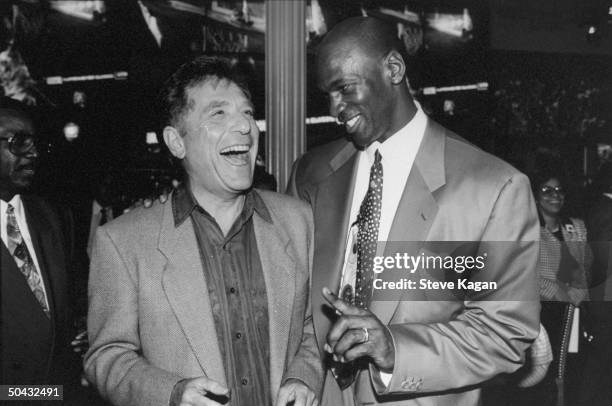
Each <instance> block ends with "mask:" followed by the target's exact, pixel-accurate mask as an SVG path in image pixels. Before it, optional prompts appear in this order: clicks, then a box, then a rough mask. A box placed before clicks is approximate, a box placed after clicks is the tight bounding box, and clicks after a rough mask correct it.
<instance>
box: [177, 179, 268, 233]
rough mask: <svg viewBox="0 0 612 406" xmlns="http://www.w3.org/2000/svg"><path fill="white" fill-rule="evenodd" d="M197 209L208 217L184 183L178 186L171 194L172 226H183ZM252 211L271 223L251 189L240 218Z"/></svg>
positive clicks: (258, 196)
mask: <svg viewBox="0 0 612 406" xmlns="http://www.w3.org/2000/svg"><path fill="white" fill-rule="evenodd" d="M198 207H199V208H200V209H201V210H202V211H203V212H204V213H206V214H207V215H208V216H210V214H209V213H208V212H207V211H206V210H204V208H203V207H201V206H200V205H198V202H197V201H196V199H195V197H194V196H193V194H192V193H191V190H190V189H189V188H188V187H187V185H185V184H184V183H183V184H181V185H179V187H178V188H177V189H176V191H175V192H174V193H173V194H172V214H173V216H174V226H175V227H178V226H180V225H181V224H183V222H184V221H185V220H186V219H187V217H189V216H191V213H192V212H193V210H195V209H197V208H198ZM253 211H255V212H256V213H257V214H259V216H260V217H261V218H262V219H264V220H265V221H267V222H268V223H272V217H271V216H270V212H269V211H268V208H267V207H266V204H265V203H264V201H263V199H262V198H261V196H260V195H259V193H257V191H256V190H255V189H251V190H249V191H248V192H247V193H246V197H245V200H244V207H243V208H242V214H241V216H244V215H246V217H250V215H251V214H252V213H253ZM210 217H212V216H210ZM246 217H245V218H246Z"/></svg>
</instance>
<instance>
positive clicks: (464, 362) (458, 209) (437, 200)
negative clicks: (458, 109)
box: [289, 120, 540, 406]
mask: <svg viewBox="0 0 612 406" xmlns="http://www.w3.org/2000/svg"><path fill="white" fill-rule="evenodd" d="M356 157H357V150H356V149H355V147H354V146H353V144H352V143H349V142H347V141H345V140H339V141H337V142H333V143H330V144H328V145H327V146H323V147H321V148H319V149H316V150H313V151H311V152H309V153H307V154H306V155H305V156H303V157H302V158H301V159H300V160H298V161H297V162H296V164H295V166H294V171H293V176H292V180H291V183H290V187H289V190H290V192H291V193H293V194H294V195H296V196H299V197H300V198H302V199H304V200H306V201H308V202H309V203H310V205H311V206H312V209H313V211H314V220H315V253H314V260H313V271H312V306H313V320H314V327H315V335H316V338H317V342H318V344H319V347H320V349H322V346H323V344H324V343H325V337H326V335H327V333H328V331H329V328H330V325H331V323H332V320H330V318H329V317H328V314H329V312H325V311H324V308H325V305H324V299H323V297H322V295H321V289H322V287H323V286H328V287H329V288H330V289H332V290H336V291H337V289H338V284H339V279H340V274H341V272H342V265H343V261H344V252H345V244H346V230H347V229H348V222H349V218H348V217H349V216H350V208H351V203H352V196H353V188H354V183H355V173H356V167H357V165H356V163H357V159H356ZM383 193H384V191H383ZM538 232H539V227H538V220H537V213H536V208H535V204H534V201H533V197H532V195H531V190H530V187H529V181H528V180H527V178H526V176H525V175H523V174H521V173H520V172H518V171H517V170H516V169H514V168H512V167H511V166H510V165H508V164H506V163H505V162H503V161H501V160H500V159H497V158H495V157H493V156H491V155H489V154H487V153H485V152H483V151H481V150H480V149H478V148H476V147H474V146H473V145H471V144H469V143H468V142H466V141H465V140H463V139H461V138H460V137H459V136H457V135H456V134H453V133H451V132H450V131H447V130H446V129H444V128H443V127H441V126H440V125H439V124H437V123H435V122H433V121H432V120H429V121H428V125H427V128H426V131H425V136H424V138H423V141H422V142H421V145H420V147H419V151H418V153H417V156H416V159H415V162H414V165H413V167H412V170H411V172H410V174H409V176H408V180H407V182H406V186H405V188H404V192H403V195H402V198H401V200H400V202H399V205H398V208H397V212H396V214H395V218H394V221H393V224H392V227H391V230H390V233H389V238H388V240H389V241H396V242H417V245H418V244H421V243H419V242H433V241H455V242H456V241H475V242H477V244H472V245H474V246H475V247H476V248H477V249H478V250H482V249H484V250H486V251H487V252H488V257H487V260H486V265H487V266H486V268H485V270H483V271H482V272H483V273H481V274H480V275H481V276H482V278H484V279H487V280H489V281H496V282H498V284H499V289H497V290H494V291H492V292H487V293H486V294H485V295H483V296H481V297H480V300H464V301H461V300H450V299H449V298H445V297H444V296H442V297H434V296H431V295H429V293H424V292H422V291H418V290H414V291H413V290H404V291H400V293H399V294H398V296H397V297H390V296H387V297H379V298H378V300H377V297H376V292H375V293H374V297H373V300H372V302H371V304H370V310H371V311H372V312H373V313H374V314H375V315H376V316H377V317H378V318H379V319H380V320H381V321H382V322H383V324H386V325H388V326H389V330H390V331H391V334H392V336H393V339H394V344H395V349H396V352H395V368H394V371H393V377H392V379H391V382H390V383H389V386H388V387H384V386H383V385H382V382H380V381H379V380H378V379H377V374H373V373H372V372H373V371H372V369H371V368H370V371H368V370H365V371H363V372H362V373H360V375H359V376H358V378H357V382H356V385H355V387H354V388H353V389H354V390H353V392H354V393H355V397H356V398H357V400H358V403H359V404H379V403H384V404H385V405H397V406H406V405H413V404H418V405H453V406H455V405H473V404H477V403H478V399H479V396H480V394H479V390H478V389H475V386H474V385H478V384H479V383H481V382H483V381H485V380H487V379H490V378H492V377H493V376H495V375H496V374H498V373H502V372H512V371H514V370H516V369H517V368H519V367H520V366H521V364H522V362H523V358H524V352H525V350H526V349H527V347H528V346H529V344H530V342H532V341H533V340H534V339H535V337H536V336H537V334H538V331H539V326H538V323H539V310H540V306H539V302H538V294H537V273H536V264H537V258H538V239H539V234H538ZM500 241H510V242H515V243H512V244H509V243H496V242H500ZM519 241H520V242H521V243H520V244H519V243H516V242H519ZM402 244H403V243H402ZM389 247H390V244H387V246H386V248H385V250H387V249H388V248H389ZM387 254H388V252H387V251H385V255H387ZM452 273H454V272H451V274H452ZM380 275H381V277H382V278H383V279H384V278H385V277H389V280H398V279H399V277H400V276H407V277H410V275H401V273H400V274H399V276H398V272H383V273H382V274H380ZM417 280H418V279H417ZM379 292H381V291H379ZM430 293H431V292H430ZM321 353H322V354H323V352H322V351H321ZM339 392H340V390H339V388H338V386H337V385H336V383H335V381H334V380H333V378H330V374H328V378H327V380H326V383H325V387H324V394H323V401H322V405H326V404H329V405H339V404H342V403H343V402H345V404H346V403H347V402H348V403H350V402H351V400H350V399H347V392H349V391H344V393H339ZM341 398H343V399H342V400H341Z"/></svg>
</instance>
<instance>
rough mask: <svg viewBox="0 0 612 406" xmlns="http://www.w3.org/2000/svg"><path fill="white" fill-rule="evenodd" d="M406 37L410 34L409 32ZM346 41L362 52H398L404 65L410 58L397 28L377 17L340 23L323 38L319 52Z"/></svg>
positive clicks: (352, 18)
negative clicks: (352, 42) (332, 44)
mask: <svg viewBox="0 0 612 406" xmlns="http://www.w3.org/2000/svg"><path fill="white" fill-rule="evenodd" d="M406 35H410V33H409V32H407V33H406ZM344 40H352V41H354V43H355V44H356V45H357V46H358V47H360V48H361V49H362V50H364V51H369V52H374V53H378V54H380V55H387V54H388V53H389V52H391V51H396V52H398V53H399V54H400V55H401V56H402V59H403V60H404V63H407V61H408V59H409V56H410V55H409V51H408V50H407V49H406V46H405V44H404V42H403V41H402V39H400V37H399V36H398V33H397V26H396V25H395V24H392V23H389V22H387V21H383V20H381V19H378V18H375V17H351V18H348V19H346V20H343V21H341V22H339V23H338V24H337V25H336V26H335V27H334V28H333V29H332V30H331V31H330V32H329V33H328V34H327V35H326V36H325V37H324V38H323V40H322V41H321V43H320V44H319V47H318V51H319V52H320V50H321V49H322V48H325V47H326V46H328V45H329V44H330V43H334V42H341V41H344ZM415 41H417V40H415ZM411 51H412V50H411ZM372 56H376V55H372Z"/></svg>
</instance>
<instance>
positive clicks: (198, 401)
mask: <svg viewBox="0 0 612 406" xmlns="http://www.w3.org/2000/svg"><path fill="white" fill-rule="evenodd" d="M230 395H231V394H230V391H229V389H227V388H226V387H225V386H223V385H221V384H220V383H219V382H215V381H213V380H212V379H208V378H207V377H205V376H201V377H199V378H193V379H183V380H182V381H179V382H178V383H177V384H176V385H174V389H172V396H171V397H170V406H219V405H224V404H226V403H227V402H228V401H229V399H230Z"/></svg>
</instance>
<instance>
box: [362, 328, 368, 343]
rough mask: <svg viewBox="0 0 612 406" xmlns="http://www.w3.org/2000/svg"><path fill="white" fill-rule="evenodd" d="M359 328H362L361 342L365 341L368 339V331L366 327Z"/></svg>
mask: <svg viewBox="0 0 612 406" xmlns="http://www.w3.org/2000/svg"><path fill="white" fill-rule="evenodd" d="M361 329H362V330H363V341H362V342H361V343H362V344H363V343H367V342H368V340H369V339H370V332H369V331H368V329H367V328H366V327H361Z"/></svg>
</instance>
